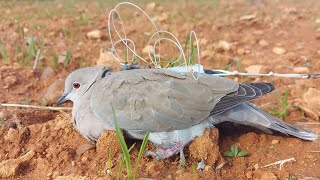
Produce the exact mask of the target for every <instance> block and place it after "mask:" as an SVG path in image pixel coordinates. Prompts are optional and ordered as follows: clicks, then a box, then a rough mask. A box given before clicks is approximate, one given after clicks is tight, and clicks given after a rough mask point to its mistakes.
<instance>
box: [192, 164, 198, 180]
mask: <svg viewBox="0 0 320 180" xmlns="http://www.w3.org/2000/svg"><path fill="white" fill-rule="evenodd" d="M191 168H192V176H193V180H197V165H196V164H192V165H191Z"/></svg>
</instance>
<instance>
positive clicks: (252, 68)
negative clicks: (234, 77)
mask: <svg viewBox="0 0 320 180" xmlns="http://www.w3.org/2000/svg"><path fill="white" fill-rule="evenodd" d="M262 68H264V66H263V65H252V66H249V67H247V68H246V71H247V72H248V73H257V74H258V73H261V70H262Z"/></svg>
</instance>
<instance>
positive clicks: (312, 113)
mask: <svg viewBox="0 0 320 180" xmlns="http://www.w3.org/2000/svg"><path fill="white" fill-rule="evenodd" d="M294 105H295V106H297V107H299V108H301V109H302V110H303V112H304V113H305V114H306V115H307V116H308V117H310V118H312V119H314V120H317V121H319V117H320V111H319V110H318V109H317V108H316V107H312V106H310V105H308V104H307V103H306V102H302V101H301V102H295V103H294Z"/></svg>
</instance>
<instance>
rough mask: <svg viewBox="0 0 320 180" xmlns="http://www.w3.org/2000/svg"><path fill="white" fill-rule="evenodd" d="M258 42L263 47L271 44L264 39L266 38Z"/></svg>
mask: <svg viewBox="0 0 320 180" xmlns="http://www.w3.org/2000/svg"><path fill="white" fill-rule="evenodd" d="M258 44H259V45H260V46H261V47H266V46H268V45H269V43H268V42H267V41H266V40H264V39H261V40H260V41H259V42H258Z"/></svg>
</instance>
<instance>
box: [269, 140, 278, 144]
mask: <svg viewBox="0 0 320 180" xmlns="http://www.w3.org/2000/svg"><path fill="white" fill-rule="evenodd" d="M271 144H272V145H275V144H279V140H277V139H274V140H272V141H271Z"/></svg>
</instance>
